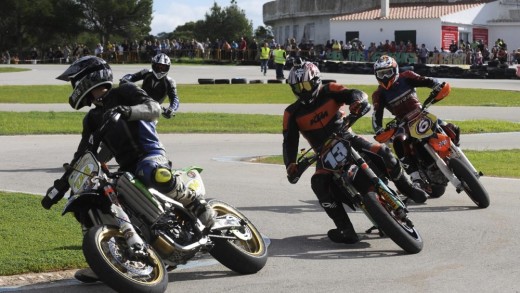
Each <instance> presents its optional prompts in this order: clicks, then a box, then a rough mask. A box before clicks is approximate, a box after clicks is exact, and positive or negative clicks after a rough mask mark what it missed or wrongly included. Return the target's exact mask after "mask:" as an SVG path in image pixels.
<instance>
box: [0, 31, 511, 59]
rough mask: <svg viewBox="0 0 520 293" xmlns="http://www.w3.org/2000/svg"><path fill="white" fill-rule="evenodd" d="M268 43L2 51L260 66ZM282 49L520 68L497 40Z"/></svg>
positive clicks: (291, 43) (288, 44) (322, 55)
mask: <svg viewBox="0 0 520 293" xmlns="http://www.w3.org/2000/svg"><path fill="white" fill-rule="evenodd" d="M265 42H266V43H268V45H269V47H270V48H271V49H275V48H276V45H278V43H277V42H276V41H275V39H274V38H272V37H270V38H267V39H263V40H260V42H258V41H257V40H256V39H255V38H247V37H242V38H240V40H230V41H229V40H224V39H218V38H217V39H215V40H210V39H206V40H204V41H199V40H196V39H191V40H182V39H179V40H177V39H171V40H168V39H162V40H159V39H154V40H141V41H139V40H133V41H129V40H125V41H123V42H121V43H115V42H111V41H107V42H105V43H98V44H96V46H95V47H94V48H89V47H88V46H86V45H85V44H79V43H76V44H73V45H63V46H56V47H50V48H47V49H46V50H37V49H36V48H32V49H31V50H29V52H25V54H21V56H19V55H18V54H9V51H8V50H5V51H4V52H2V63H4V64H5V63H19V62H24V63H31V62H32V63H71V62H73V61H74V60H76V59H77V58H79V57H81V56H85V55H91V54H93V55H96V56H99V57H102V58H104V59H105V60H107V61H108V62H111V63H141V62H148V61H149V60H150V59H151V58H152V57H153V56H155V55H156V54H158V53H165V54H167V55H169V56H170V57H171V58H174V59H177V58H190V59H194V58H201V59H206V60H218V61H230V62H240V61H259V48H260V47H261V44H264V43H265ZM280 45H281V47H282V48H283V49H284V50H285V51H286V52H287V56H289V57H295V56H301V57H303V58H305V59H307V60H311V61H320V60H326V59H327V60H330V59H333V60H341V61H373V59H374V58H377V57H378V56H379V55H381V54H382V53H385V54H403V53H404V54H407V56H412V57H413V58H414V61H415V62H414V63H417V64H426V63H445V62H446V61H443V60H445V59H446V57H454V56H458V57H461V58H458V60H462V61H463V64H472V65H482V64H486V63H488V62H491V61H495V62H498V63H508V64H513V63H517V64H520V48H519V49H517V50H513V51H512V53H510V54H509V53H508V51H507V44H506V43H505V41H504V40H502V39H498V40H497V41H496V42H495V44H494V45H493V46H492V47H490V48H489V47H488V46H486V45H485V44H484V43H483V42H482V41H480V40H479V41H475V42H472V43H467V42H464V40H460V41H459V42H455V41H452V43H451V44H450V46H449V47H448V48H444V47H441V48H440V49H438V48H437V47H436V46H434V48H433V49H431V48H430V47H428V46H427V45H426V44H420V45H418V44H413V43H412V42H411V41H408V42H404V41H400V42H398V43H397V42H395V41H390V40H385V41H384V42H383V41H381V42H379V44H376V43H375V42H371V43H370V44H369V45H365V44H364V43H363V42H362V41H361V40H359V39H353V40H350V41H347V42H343V41H338V40H334V39H332V40H329V41H327V42H326V43H325V44H318V45H314V44H313V42H312V41H305V40H304V41H302V42H300V43H297V41H296V39H295V38H289V39H287V40H286V41H285V42H284V43H283V44H280Z"/></svg>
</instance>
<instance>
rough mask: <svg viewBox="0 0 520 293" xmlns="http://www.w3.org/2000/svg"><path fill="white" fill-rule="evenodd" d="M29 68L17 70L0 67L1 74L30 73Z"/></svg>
mask: <svg viewBox="0 0 520 293" xmlns="http://www.w3.org/2000/svg"><path fill="white" fill-rule="evenodd" d="M30 70H31V69H29V68H16V67H0V73H9V72H21V71H30Z"/></svg>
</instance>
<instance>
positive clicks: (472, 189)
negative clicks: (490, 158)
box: [449, 158, 489, 209]
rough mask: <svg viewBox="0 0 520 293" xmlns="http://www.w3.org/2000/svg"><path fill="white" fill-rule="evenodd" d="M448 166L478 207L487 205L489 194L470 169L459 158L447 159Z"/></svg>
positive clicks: (483, 207)
mask: <svg viewBox="0 0 520 293" xmlns="http://www.w3.org/2000/svg"><path fill="white" fill-rule="evenodd" d="M449 166H450V168H451V170H452V171H453V174H455V176H456V177H457V178H459V180H460V181H462V184H463V187H464V192H466V194H467V195H468V196H469V198H471V200H472V201H473V202H474V203H475V204H476V205H477V206H478V207H479V208H482V209H485V208H487V207H488V206H489V195H488V193H487V191H486V189H485V188H484V186H483V185H482V184H481V183H480V180H478V178H477V176H475V174H473V172H472V171H471V169H470V168H468V166H466V165H465V164H464V163H463V162H462V161H461V160H459V159H455V158H454V159H451V160H450V161H449Z"/></svg>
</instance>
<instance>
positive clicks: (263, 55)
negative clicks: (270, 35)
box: [260, 42, 271, 76]
mask: <svg viewBox="0 0 520 293" xmlns="http://www.w3.org/2000/svg"><path fill="white" fill-rule="evenodd" d="M270 57H271V48H269V44H268V43H267V42H265V43H264V45H263V46H262V48H261V50H260V72H263V73H264V76H265V75H266V74H267V64H268V63H269V58H270Z"/></svg>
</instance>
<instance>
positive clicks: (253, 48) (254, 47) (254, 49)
mask: <svg viewBox="0 0 520 293" xmlns="http://www.w3.org/2000/svg"><path fill="white" fill-rule="evenodd" d="M258 57H259V55H258V42H257V41H256V39H255V38H253V40H252V41H251V43H250V44H249V57H248V58H247V59H253V60H258Z"/></svg>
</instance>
